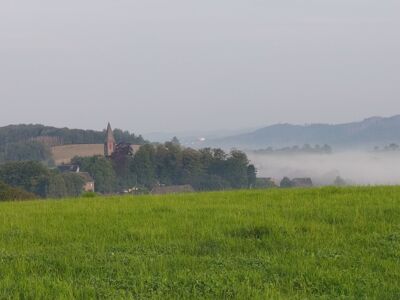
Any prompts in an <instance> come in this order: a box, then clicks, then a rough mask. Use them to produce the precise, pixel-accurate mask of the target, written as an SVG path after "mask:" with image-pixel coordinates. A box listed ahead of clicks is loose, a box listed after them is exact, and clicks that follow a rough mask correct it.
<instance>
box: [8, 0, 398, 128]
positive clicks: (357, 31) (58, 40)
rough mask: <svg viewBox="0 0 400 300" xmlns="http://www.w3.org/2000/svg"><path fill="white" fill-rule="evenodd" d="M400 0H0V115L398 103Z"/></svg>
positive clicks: (317, 116)
mask: <svg viewBox="0 0 400 300" xmlns="http://www.w3.org/2000/svg"><path fill="white" fill-rule="evenodd" d="M399 28H400V1H398V0H393V1H392V0H375V1H372V0H303V1H300V0H264V1H262V0H258V1H255V0H241V1H238V0H200V1H190V0H107V1H105V0H63V1H60V0H58V1H57V0H35V1H32V0H1V1H0V104H1V106H0V125H6V124H10V123H13V124H15V123H44V124H49V125H57V126H70V127H79V128H93V129H101V128H103V127H104V126H105V125H106V122H107V121H110V122H112V124H113V125H114V127H121V128H124V129H129V130H132V131H134V132H139V133H146V132H151V131H186V130H195V129H206V130H210V129H222V128H224V129H226V128H241V127H251V126H262V125H268V124H272V123H277V122H292V123H310V122H330V123H337V122H343V121H351V120H358V119H363V118H364V117H368V116H372V115H382V116H389V115H394V114H399V113H400V30H399Z"/></svg>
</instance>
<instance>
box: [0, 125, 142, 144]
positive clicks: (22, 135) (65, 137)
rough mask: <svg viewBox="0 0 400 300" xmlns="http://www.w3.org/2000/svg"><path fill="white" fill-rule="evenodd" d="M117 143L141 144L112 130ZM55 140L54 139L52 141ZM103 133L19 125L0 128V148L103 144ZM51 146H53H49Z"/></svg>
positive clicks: (130, 134) (129, 136) (137, 138)
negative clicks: (28, 144)
mask: <svg viewBox="0 0 400 300" xmlns="http://www.w3.org/2000/svg"><path fill="white" fill-rule="evenodd" d="M114 136H115V139H116V140H117V142H121V141H123V142H126V143H132V144H143V143H144V140H143V138H142V136H140V135H139V136H136V135H135V134H133V133H130V132H128V131H122V130H121V129H114ZM52 138H55V139H52ZM104 139H105V131H104V130H103V131H95V130H83V129H69V128H56V127H51V126H44V125H40V124H20V125H8V126H5V127H0V146H4V145H6V144H10V143H18V142H26V141H30V140H33V141H40V142H41V141H45V142H46V141H47V140H49V141H50V142H51V143H58V144H62V145H71V144H103V143H104ZM51 146H53V145H51Z"/></svg>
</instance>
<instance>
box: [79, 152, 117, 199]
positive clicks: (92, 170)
mask: <svg viewBox="0 0 400 300" xmlns="http://www.w3.org/2000/svg"><path fill="white" fill-rule="evenodd" d="M72 163H73V164H77V165H79V167H80V169H81V170H82V171H84V172H88V173H89V174H90V176H92V177H93V179H94V181H95V183H96V184H95V189H96V192H100V193H103V194H109V193H113V192H116V191H117V178H116V174H115V171H114V169H113V166H112V163H111V161H110V160H108V159H106V158H105V157H102V156H92V157H75V158H73V159H72Z"/></svg>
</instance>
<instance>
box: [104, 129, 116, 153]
mask: <svg viewBox="0 0 400 300" xmlns="http://www.w3.org/2000/svg"><path fill="white" fill-rule="evenodd" d="M116 145H117V144H116V142H115V138H114V133H113V131H112V129H111V124H110V123H108V125H107V133H106V140H105V142H104V156H105V157H110V156H111V155H112V154H113V153H114V151H115V147H116Z"/></svg>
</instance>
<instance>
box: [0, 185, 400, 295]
mask: <svg viewBox="0 0 400 300" xmlns="http://www.w3.org/2000/svg"><path fill="white" fill-rule="evenodd" d="M0 298H21V299H36V298H42V299H43V298H44V299H59V298H64V299H70V298H80V299H88V298H112V299H124V298H133V299H144V298H158V299H177V298H180V299H182V298H183V299H195V298H207V299H215V298H234V299H269V298H272V299H306V298H307V299H314V298H320V299H332V298H343V299H367V298H368V299H400V187H374V188H343V189H338V188H322V189H304V190H296V189H295V190H268V191H238V192H221V193H201V194H188V195H171V196H140V197H138V196H137V197H111V198H94V199H71V200H68V199H66V200H61V201H32V202H10V203H0Z"/></svg>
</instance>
